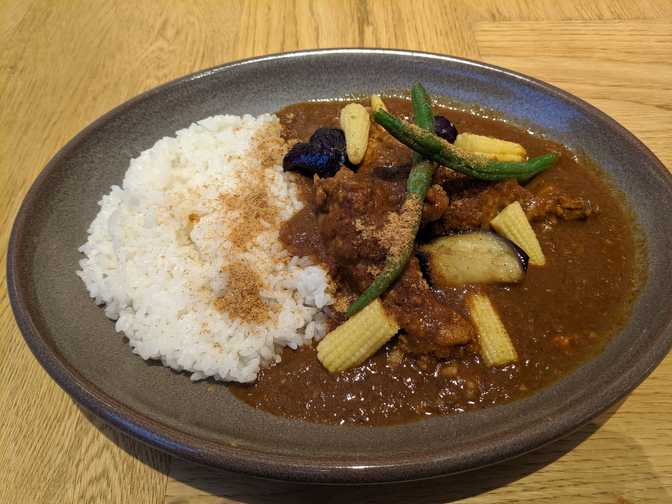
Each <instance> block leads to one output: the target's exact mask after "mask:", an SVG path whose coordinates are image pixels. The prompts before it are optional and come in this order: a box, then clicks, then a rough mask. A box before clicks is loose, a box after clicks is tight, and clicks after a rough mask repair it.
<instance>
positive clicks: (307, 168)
mask: <svg viewBox="0 0 672 504" xmlns="http://www.w3.org/2000/svg"><path fill="white" fill-rule="evenodd" d="M345 163H346V154H345V134H344V133H343V130H341V129H338V128H318V129H316V130H315V132H314V133H313V134H312V136H311V137H310V141H309V142H308V143H297V144H296V145H294V146H293V147H292V148H291V149H290V150H289V152H287V154H286V155H285V157H284V159H283V160H282V168H283V169H284V170H285V171H294V172H298V173H301V174H303V175H306V176H309V177H312V176H313V175H319V176H320V177H321V178H325V177H333V176H334V175H335V174H336V172H337V171H338V170H339V168H340V167H341V166H342V165H344V164H345Z"/></svg>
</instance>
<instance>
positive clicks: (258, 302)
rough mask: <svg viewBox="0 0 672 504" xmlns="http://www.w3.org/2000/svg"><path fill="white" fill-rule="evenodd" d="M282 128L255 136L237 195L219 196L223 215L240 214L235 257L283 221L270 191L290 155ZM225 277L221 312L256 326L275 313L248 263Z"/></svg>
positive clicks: (232, 236) (227, 269) (237, 264)
mask: <svg viewBox="0 0 672 504" xmlns="http://www.w3.org/2000/svg"><path fill="white" fill-rule="evenodd" d="M279 128H280V126H279V125H276V124H270V125H268V126H266V127H264V128H263V129H261V130H260V131H259V132H258V133H257V134H256V135H255V137H254V138H253V140H252V145H251V146H250V152H251V153H253V155H254V156H255V159H254V160H253V161H252V162H250V163H249V166H248V167H247V169H246V170H245V173H244V174H241V175H238V176H237V178H238V192H236V193H234V194H226V193H222V194H220V196H219V201H220V203H221V205H222V209H223V210H224V212H232V213H233V212H236V213H237V214H238V217H237V218H236V221H235V224H234V226H233V227H232V228H231V230H230V231H229V235H228V237H227V239H228V240H229V241H230V242H231V243H232V244H233V248H234V251H233V253H234V257H235V255H236V253H237V252H245V251H246V250H248V249H249V248H250V245H251V244H252V243H253V242H254V240H255V239H256V238H257V236H258V235H259V234H260V233H262V232H263V231H264V230H266V229H267V227H268V226H275V225H277V224H278V221H279V220H280V212H279V208H278V206H277V205H276V204H275V202H274V201H273V199H272V197H271V195H270V194H269V193H268V189H267V185H268V177H269V169H270V168H272V167H273V166H276V165H278V164H280V163H281V162H282V158H283V156H284V155H285V153H286V152H287V143H286V142H285V141H284V140H283V139H282V138H281V137H280V132H279ZM190 217H191V216H190ZM222 273H224V274H227V275H228V283H227V287H226V292H225V294H224V295H223V296H221V297H219V298H217V299H216V300H215V307H216V308H217V309H218V310H220V311H224V312H226V313H228V314H229V316H230V317H231V318H236V319H239V320H241V321H243V322H246V323H254V324H260V323H263V322H266V321H268V320H269V319H270V318H271V316H272V315H273V314H274V313H276V311H277V310H275V309H274V308H275V307H274V306H270V305H268V304H266V303H265V302H264V300H263V299H262V298H261V294H260V292H261V290H262V289H263V287H264V283H263V281H262V278H261V277H260V276H259V273H258V272H257V271H255V270H254V269H253V268H252V267H251V266H250V265H249V264H248V263H247V262H245V261H243V260H241V259H234V260H233V261H232V262H231V263H230V264H228V265H226V266H224V267H223V268H222Z"/></svg>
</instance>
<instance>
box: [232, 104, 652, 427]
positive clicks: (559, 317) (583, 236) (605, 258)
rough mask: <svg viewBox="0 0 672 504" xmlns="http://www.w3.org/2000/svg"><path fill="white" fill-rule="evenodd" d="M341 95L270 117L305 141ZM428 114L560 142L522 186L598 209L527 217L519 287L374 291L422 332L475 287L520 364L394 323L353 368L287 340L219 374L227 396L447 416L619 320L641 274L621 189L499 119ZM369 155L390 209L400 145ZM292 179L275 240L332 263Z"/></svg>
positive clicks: (586, 349)
mask: <svg viewBox="0 0 672 504" xmlns="http://www.w3.org/2000/svg"><path fill="white" fill-rule="evenodd" d="M386 104H387V106H388V108H389V109H390V111H391V112H393V113H397V114H401V115H406V116H408V115H410V104H409V103H408V102H407V101H406V100H403V99H387V100H386ZM341 106H342V103H339V102H323V103H304V104H297V105H293V106H290V107H287V108H285V109H283V110H282V111H280V112H279V116H280V119H281V121H282V124H283V132H284V133H283V134H284V136H285V137H286V138H287V139H288V140H292V141H294V140H295V139H296V140H301V141H306V140H307V139H308V137H309V136H310V135H311V134H312V133H313V131H314V130H315V129H317V128H318V127H323V126H333V127H338V112H339V110H340V108H341ZM435 113H437V114H442V115H445V116H447V117H449V118H450V119H451V120H452V121H453V123H455V125H456V126H457V128H458V131H460V132H466V131H468V132H472V133H478V134H485V135H488V136H493V137H498V138H502V139H505V140H511V141H515V142H518V143H520V144H522V145H523V146H524V147H525V148H526V149H527V152H528V154H529V155H530V156H536V155H539V154H543V153H545V152H549V151H555V152H560V153H561V158H560V161H559V163H558V164H557V165H556V166H555V167H553V168H552V169H550V170H549V171H547V172H545V173H543V174H541V175H539V176H537V177H536V178H535V179H533V180H532V181H531V182H530V183H529V184H527V185H526V187H525V189H527V190H530V191H532V192H535V191H538V192H543V190H544V188H545V187H547V186H552V187H554V188H555V189H557V190H559V191H562V192H563V193H564V194H567V195H571V196H572V197H576V198H582V199H583V200H586V201H589V202H590V204H591V206H592V208H593V209H594V210H595V212H594V213H592V214H591V215H590V216H589V217H588V218H586V219H576V220H561V221H560V220H558V219H555V218H550V219H549V218H545V219H541V220H538V221H536V222H535V223H534V228H535V231H536V232H537V235H538V237H539V240H540V243H541V245H542V248H543V250H544V252H545V254H546V257H547V265H546V266H544V267H534V266H530V267H529V269H528V271H527V275H526V277H525V279H524V281H523V282H522V283H520V284H507V285H503V284H499V285H487V286H469V285H468V286H463V287H459V288H450V289H438V288H434V287H433V288H432V289H431V291H432V292H431V294H426V299H425V301H426V302H424V303H419V304H418V303H415V304H414V303H413V302H412V300H411V299H410V294H409V291H408V289H406V290H405V289H404V287H403V285H402V286H399V287H396V288H395V289H394V290H393V291H392V292H391V294H390V295H388V298H389V299H387V300H386V301H385V303H386V307H387V308H389V309H390V310H391V311H393V312H394V313H395V316H396V317H397V318H405V320H406V326H407V328H411V330H410V332H411V333H413V332H414V331H419V332H420V335H422V331H431V330H432V324H434V325H436V326H440V325H441V324H446V323H452V322H451V321H449V320H446V319H445V313H449V312H450V313H456V314H457V316H459V317H463V318H464V319H465V320H466V319H468V313H467V312H466V309H465V307H464V304H463V300H464V296H465V294H466V293H467V292H469V291H470V290H475V289H482V290H485V292H487V294H488V295H489V296H490V298H491V299H492V301H493V303H494V305H495V306H496V308H497V309H498V311H499V313H500V316H501V318H502V320H503V322H504V324H505V325H506V327H507V329H508V332H509V334H510V336H511V338H512V340H513V343H514V345H515V347H516V349H517V351H518V355H519V357H520V360H519V362H517V363H514V364H510V365H508V366H505V367H494V368H490V367H487V366H485V364H484V363H483V362H482V360H481V358H480V357H479V355H478V347H477V343H475V341H471V342H469V343H466V344H458V345H454V346H452V347H451V349H450V351H449V352H443V353H441V354H440V355H436V354H437V352H431V351H430V352H427V353H422V352H414V351H413V349H414V343H413V338H412V337H408V336H406V335H404V334H402V336H401V337H398V338H395V339H393V340H392V341H391V342H390V343H389V344H388V345H387V346H386V347H384V348H383V349H381V351H379V352H378V353H377V354H376V355H375V356H374V357H373V358H372V359H370V360H369V361H367V362H365V363H364V364H363V365H361V366H359V367H357V368H355V369H351V370H349V371H346V372H343V373H340V374H334V375H332V374H329V373H328V372H327V371H326V370H325V369H324V368H323V367H322V366H321V364H320V363H319V362H318V361H317V358H316V353H315V350H314V349H313V348H311V347H306V348H301V349H299V350H290V349H286V350H285V351H284V352H283V356H282V362H281V363H280V364H278V365H275V366H273V367H270V368H268V369H265V370H263V371H262V372H261V373H260V375H259V378H258V380H257V382H255V383H254V384H251V385H233V384H232V385H229V389H230V390H231V391H232V392H233V393H234V394H235V395H236V396H237V397H238V398H240V399H242V400H243V401H245V402H247V403H248V404H250V405H252V406H254V407H257V408H261V409H263V410H266V411H269V412H271V413H274V414H278V415H282V416H286V417H290V418H295V419H301V420H306V421H312V422H320V423H332V424H365V425H386V424H395V423H401V422H406V421H411V420H417V419H420V418H423V417H426V416H429V415H436V414H440V415H445V414H455V413H460V412H464V411H467V410H472V409H477V408H482V407H487V406H491V405H496V404H500V403H505V402H508V401H510V400H512V399H516V398H520V397H523V396H525V395H527V394H530V393H532V392H534V391H535V390H538V389H539V388H541V387H543V386H546V385H548V384H550V383H552V382H553V381H555V380H557V379H559V378H561V377H562V376H563V375H565V374H567V373H568V372H570V371H571V370H572V369H573V368H575V367H576V366H577V365H579V364H580V363H581V362H583V361H585V360H586V359H588V358H590V357H591V356H593V355H595V354H596V353H598V352H599V351H600V350H601V349H602V348H603V346H604V344H605V343H606V342H607V341H608V339H609V338H610V337H611V336H612V335H613V334H614V333H615V332H616V331H617V330H618V329H619V328H620V327H621V326H622V325H623V324H624V322H625V320H626V319H627V316H628V314H629V310H630V307H631V304H632V301H633V300H634V297H635V296H636V293H637V289H638V286H639V285H640V284H641V278H640V273H639V272H640V270H641V268H640V267H638V260H639V257H640V256H641V254H640V253H639V247H640V245H639V243H638V240H637V238H636V236H635V231H634V224H633V222H632V219H631V217H630V215H629V213H628V211H627V209H626V208H625V206H624V203H623V201H622V198H621V197H620V196H619V195H618V194H617V193H616V192H615V191H613V190H612V189H611V188H610V186H609V184H608V182H607V181H606V180H605V178H604V177H603V176H602V175H601V173H600V172H599V171H598V170H597V169H595V168H593V167H591V166H590V165H589V164H588V163H585V162H581V161H580V160H578V159H577V158H576V156H574V155H573V154H572V153H571V152H569V151H568V150H566V149H565V148H564V147H562V146H561V145H558V144H555V143H552V142H550V141H548V140H545V139H543V138H540V137H539V136H535V135H532V134H530V133H528V132H526V131H524V130H521V129H518V128H516V127H514V126H512V125H510V124H507V123H506V122H504V121H501V120H495V119H487V118H484V117H479V116H476V115H473V114H470V113H467V112H462V111H456V110H450V109H443V108H440V107H437V109H436V110H435ZM376 157H377V162H376V163H374V164H375V166H373V167H367V168H366V169H367V170H370V172H371V173H370V175H371V176H372V177H375V178H376V182H375V185H376V190H375V191H374V192H375V193H376V194H378V193H380V194H378V196H375V197H376V198H379V199H380V201H379V202H378V203H377V204H375V205H372V207H371V208H375V209H381V212H382V211H383V210H389V209H394V208H395V207H398V205H399V204H400V202H401V200H402V199H403V194H404V182H405V177H406V175H407V173H408V168H407V167H408V165H409V163H410V158H411V152H410V151H409V150H408V149H407V148H406V147H404V146H403V145H401V144H398V143H396V142H394V143H391V142H390V143H386V144H385V145H383V146H382V148H380V149H379V150H378V152H376ZM378 179H382V182H381V181H379V180H378ZM302 185H303V195H304V199H305V201H306V208H305V209H304V210H303V211H301V212H300V213H299V214H297V215H296V216H295V217H294V218H293V219H291V220H290V221H289V222H288V223H286V224H285V226H284V228H283V230H282V233H281V237H282V239H283V241H284V243H285V244H286V246H287V248H288V250H289V251H290V253H292V254H293V255H309V256H312V257H314V258H315V259H316V260H318V261H320V262H322V263H323V264H325V266H327V267H328V268H329V269H330V270H332V271H334V270H335V269H338V265H337V264H334V254H333V251H332V250H330V249H329V248H330V245H328V244H325V240H324V239H323V236H322V237H321V236H320V230H319V226H318V222H317V218H316V212H315V205H316V202H315V190H314V187H313V182H312V181H311V180H310V179H308V178H305V177H304V179H303V180H302ZM381 188H382V189H381ZM485 189H487V188H486V187H484V188H483V190H485ZM478 190H480V189H478V188H477V189H475V191H478ZM377 201H378V200H377ZM372 213H374V214H375V211H373V212H372ZM381 215H382V213H381ZM469 217H470V216H467V220H468V219H469ZM373 218H375V215H374V216H373ZM429 229H430V226H426V229H425V230H424V231H423V232H421V234H420V237H419V240H423V239H429V238H431V236H429V235H432V236H436V230H434V231H428V230H429ZM432 233H434V234H432ZM372 254H373V252H372ZM374 255H375V254H374ZM360 262H361V261H360ZM408 270H409V271H408V272H407V273H406V275H405V277H408V276H409V275H411V274H418V275H420V274H422V272H421V268H420V264H419V262H418V261H417V260H414V261H412V262H411V263H410V265H409V268H408ZM366 275H367V273H366V272H364V273H362V274H361V275H359V276H357V275H355V274H353V276H352V278H346V279H344V280H343V281H342V282H340V281H339V289H342V290H343V294H344V295H345V296H346V297H347V295H348V294H350V295H352V294H356V293H357V291H358V289H363V287H362V286H361V285H358V282H359V284H365V283H366V281H367V277H366ZM405 277H402V278H401V279H400V281H399V282H398V283H403V282H404V278H405ZM428 306H429V308H428ZM431 306H435V307H436V309H432V308H431ZM442 307H445V309H442ZM442 317H443V318H442ZM342 320H343V316H342V315H340V314H339V313H338V312H337V311H336V310H333V311H331V321H330V323H331V324H332V326H333V325H336V324H338V323H339V322H341V321H342ZM415 321H417V322H415ZM453 322H454V321H453ZM413 323H417V324H419V325H422V324H425V325H427V327H417V328H413V327H412V325H409V324H413ZM402 325H403V324H402ZM400 340H401V341H400ZM420 341H421V343H422V341H423V340H420ZM439 353H440V352H439Z"/></svg>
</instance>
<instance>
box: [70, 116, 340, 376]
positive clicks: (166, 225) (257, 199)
mask: <svg viewBox="0 0 672 504" xmlns="http://www.w3.org/2000/svg"><path fill="white" fill-rule="evenodd" d="M285 151H286V146H285V144H284V141H283V140H282V138H281V137H280V125H279V122H278V119H277V117H276V116H274V115H269V114H265V115H262V116H259V117H257V118H254V117H252V116H249V115H246V116H243V117H238V116H231V115H225V116H215V117H210V118H207V119H204V120H202V121H199V122H198V123H194V124H192V125H191V126H190V127H189V128H186V129H184V130H181V131H178V132H177V133H176V137H175V138H173V137H166V138H163V139H161V140H159V141H158V142H157V143H156V144H155V145H154V146H153V147H152V148H151V149H149V150H147V151H145V152H143V153H142V154H141V155H140V156H139V157H138V158H136V159H133V160H132V161H131V163H130V166H129V168H128V171H127V172H126V175H125V177H124V181H123V184H122V186H121V187H118V186H113V187H112V189H111V191H110V193H109V194H107V195H105V196H104V197H103V198H102V200H101V201H100V203H99V204H100V207H101V208H100V211H99V213H98V215H97V216H96V218H95V220H94V221H93V223H92V224H91V226H90V228H89V237H88V241H87V242H86V243H85V244H84V245H83V246H82V247H81V248H80V251H81V252H82V253H84V254H85V256H86V257H85V258H84V259H83V260H82V261H80V266H81V271H78V272H77V274H78V275H79V276H80V277H81V278H82V280H83V281H84V283H85V284H86V287H87V289H88V291H89V294H90V295H91V297H92V298H94V299H95V301H96V303H97V304H99V305H103V304H104V305H105V314H106V315H107V316H108V317H109V318H111V319H113V320H116V325H115V327H116V329H117V331H123V333H124V334H125V335H126V336H127V337H128V340H129V344H130V346H131V347H132V348H133V351H134V352H135V353H137V354H138V355H140V356H141V357H142V358H143V359H161V361H162V362H163V364H164V365H166V366H170V367H171V368H173V369H176V370H178V371H187V372H190V373H192V374H191V378H192V379H193V380H199V379H203V378H206V377H214V378H215V379H218V380H225V381H238V382H250V381H253V380H254V379H255V378H256V376H257V373H258V371H259V369H260V368H261V367H263V366H264V365H267V364H269V363H272V362H274V361H275V362H278V361H279V360H280V352H281V350H282V348H283V347H285V346H289V347H291V348H297V347H298V346H300V345H303V344H305V343H307V342H309V341H310V340H312V339H319V338H320V337H321V336H323V335H324V332H325V322H324V316H323V314H322V313H321V309H322V308H323V307H324V306H326V305H328V304H330V303H331V298H330V295H329V293H328V277H327V273H326V272H325V271H324V270H323V269H322V268H321V267H320V266H317V265H314V264H311V261H310V260H309V259H308V258H297V257H290V256H289V255H288V253H287V252H286V250H285V249H284V248H283V246H282V244H281V243H280V241H279V236H278V233H279V228H280V225H281V224H282V222H283V221H284V220H286V219H288V218H289V217H291V216H292V215H293V214H294V213H295V212H296V211H297V210H299V209H300V208H301V207H302V203H301V201H300V200H299V198H298V195H297V187H296V186H295V184H294V183H293V181H292V180H293V179H292V177H293V176H294V175H292V174H286V173H283V171H282V166H281V161H282V156H283V155H284V152H285Z"/></svg>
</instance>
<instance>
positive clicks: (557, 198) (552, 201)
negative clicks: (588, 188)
mask: <svg viewBox="0 0 672 504" xmlns="http://www.w3.org/2000/svg"><path fill="white" fill-rule="evenodd" d="M521 205H522V206H523V210H525V214H526V215H527V217H528V219H530V220H531V221H539V220H544V219H547V218H549V217H550V218H558V219H562V220H577V219H587V218H588V217H590V216H591V215H592V214H594V213H596V212H597V211H598V210H599V209H598V208H597V207H595V206H593V204H592V203H591V202H590V201H589V200H587V199H584V198H577V197H572V196H567V195H566V194H563V193H562V192H560V191H559V190H558V189H556V188H555V187H553V186H550V185H549V186H546V187H544V188H543V189H541V190H539V191H537V192H536V193H535V194H534V195H532V197H531V198H528V199H527V200H525V201H521Z"/></svg>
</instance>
